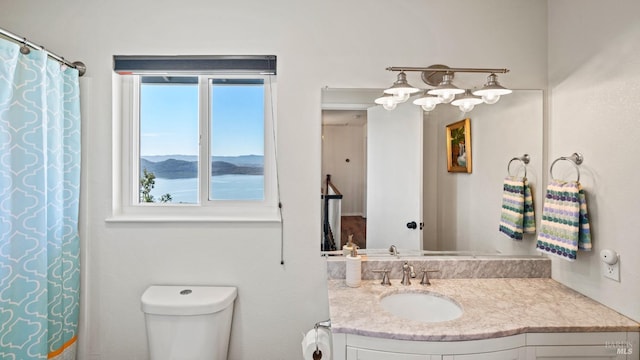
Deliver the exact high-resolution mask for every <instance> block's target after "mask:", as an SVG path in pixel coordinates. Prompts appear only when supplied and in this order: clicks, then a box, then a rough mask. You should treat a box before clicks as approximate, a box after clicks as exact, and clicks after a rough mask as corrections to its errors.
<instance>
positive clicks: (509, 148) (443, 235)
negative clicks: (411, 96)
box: [322, 88, 545, 255]
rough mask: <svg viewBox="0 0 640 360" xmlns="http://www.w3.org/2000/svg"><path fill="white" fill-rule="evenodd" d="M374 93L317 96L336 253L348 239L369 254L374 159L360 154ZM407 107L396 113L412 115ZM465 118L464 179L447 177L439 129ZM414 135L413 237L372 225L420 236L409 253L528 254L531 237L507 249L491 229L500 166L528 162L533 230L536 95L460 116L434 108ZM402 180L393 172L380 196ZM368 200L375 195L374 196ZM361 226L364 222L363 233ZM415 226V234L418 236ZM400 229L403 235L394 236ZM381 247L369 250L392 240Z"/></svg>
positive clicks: (539, 104)
mask: <svg viewBox="0 0 640 360" xmlns="http://www.w3.org/2000/svg"><path fill="white" fill-rule="evenodd" d="M381 93H382V90H381V89H332V88H325V89H323V90H322V122H323V124H322V137H323V140H322V156H323V159H322V175H323V191H324V189H325V188H327V187H326V178H325V176H326V175H327V174H330V175H331V182H332V183H333V185H334V187H335V190H337V191H338V192H339V193H340V194H341V196H342V198H341V200H340V205H339V209H336V206H335V204H332V201H329V202H328V203H329V205H328V207H329V208H331V211H329V213H332V215H333V221H334V223H335V222H338V224H334V226H336V225H337V227H336V228H338V229H340V230H339V231H334V234H333V240H334V242H335V247H336V249H338V250H340V249H341V248H342V245H344V244H345V242H346V240H347V237H348V235H350V234H353V240H354V242H355V243H356V244H357V245H358V246H360V247H361V248H367V247H369V248H372V247H373V246H367V240H368V239H367V238H368V237H369V238H371V237H373V236H374V233H372V231H374V230H373V229H372V227H373V226H374V224H373V222H371V219H369V216H368V214H371V212H372V211H376V210H377V209H379V208H380V206H379V205H372V204H371V202H372V200H371V199H373V198H374V197H376V196H378V194H375V193H372V191H373V190H371V189H370V187H371V185H372V184H373V183H374V182H375V180H376V179H375V178H373V176H375V174H372V173H371V171H370V169H371V167H373V165H372V164H374V163H375V161H376V160H377V159H375V158H371V154H372V152H371V151H368V147H369V146H371V144H369V137H370V135H369V134H368V132H369V130H370V126H368V121H369V119H368V112H367V109H369V108H371V107H374V106H375V104H373V99H375V98H376V97H378V96H379V95H380V94H381ZM410 102H411V101H409V102H407V103H406V104H403V105H407V106H413V107H415V105H413V104H410ZM396 111H397V109H396V110H392V111H385V112H386V113H387V114H388V115H389V117H390V118H389V119H387V121H393V120H392V117H393V116H394V114H395V113H396ZM398 113H399V112H398ZM465 118H469V119H470V128H471V131H470V133H471V134H472V138H471V147H472V149H473V164H472V169H470V170H471V173H451V172H448V171H447V146H446V145H447V144H446V135H447V134H446V127H447V125H450V124H453V123H456V122H458V121H461V120H463V119H465ZM420 129H421V136H420V141H421V144H420V145H421V148H422V151H421V158H422V163H421V165H422V170H421V175H422V176H421V177H422V179H421V182H420V184H421V195H422V196H420V194H415V196H416V197H418V198H419V199H420V200H421V205H420V206H421V209H420V210H421V214H420V218H419V219H416V220H415V223H416V226H417V229H415V230H412V229H410V228H408V226H409V225H410V223H411V222H410V221H407V223H406V224H404V223H403V224H387V223H385V221H384V220H382V221H379V220H378V221H376V222H375V224H376V225H378V226H380V227H382V228H390V227H393V228H397V229H398V231H406V232H410V231H418V232H420V235H421V236H420V237H421V245H422V246H421V248H419V249H415V248H412V249H411V250H426V251H467V252H468V251H472V252H482V253H490V254H508V255H532V254H536V252H535V235H533V234H532V235H525V238H524V240H522V241H513V240H511V239H509V238H508V237H506V236H504V235H503V234H501V233H500V232H499V231H498V223H499V220H500V211H501V207H502V182H503V180H504V178H505V177H506V176H507V165H508V163H509V161H510V160H511V159H512V158H514V157H520V156H523V155H524V154H529V156H530V162H529V164H528V165H527V169H526V170H527V178H528V180H529V184H530V186H531V188H532V192H533V196H534V206H535V212H536V220H537V224H538V225H539V222H540V219H539V217H540V215H541V214H542V208H541V205H542V198H543V195H544V189H543V187H542V186H543V179H544V175H545V172H544V171H543V168H542V166H543V93H542V90H515V91H514V92H513V94H510V95H508V96H503V97H502V98H501V99H500V101H499V102H498V103H497V104H494V105H486V104H482V105H479V106H476V107H475V109H474V110H473V111H471V112H468V113H466V114H465V113H462V112H460V111H459V110H458V108H457V107H454V106H451V105H447V104H443V105H438V106H437V107H436V109H435V110H434V111H431V112H429V113H423V115H422V123H421V127H420ZM387 131H388V130H387ZM409 135H410V134H407V136H409ZM372 139H373V138H372ZM401 142H403V141H402V140H400V141H398V140H394V142H391V141H390V142H388V143H386V144H383V145H377V146H376V147H375V149H376V150H377V152H378V153H379V152H380V150H381V149H382V150H385V149H390V148H393V147H396V146H399V145H400V143H401ZM374 153H375V152H374ZM385 161H386V164H387V166H389V164H390V163H393V162H394V161H392V160H389V159H386V160H385ZM523 170H524V169H523V165H522V164H521V163H520V162H519V161H515V162H513V163H512V165H511V174H512V175H516V174H517V175H519V176H522V175H523V173H524V171H523ZM408 173H409V172H407V171H402V170H395V174H394V176H395V177H396V178H397V183H396V184H394V185H395V186H393V188H390V187H386V188H385V193H387V192H389V191H391V192H393V191H396V190H397V189H403V188H405V186H406V180H407V178H409V176H407V174H408ZM414 177H415V175H414V176H411V178H414ZM372 181H373V182H372ZM376 192H377V193H379V190H377V191H376ZM333 202H334V203H335V202H337V201H333ZM323 204H324V202H323ZM372 206H375V208H372ZM390 210H391V211H393V210H394V209H390ZM325 212H326V211H323V214H324V213H325ZM367 220H370V224H369V228H367ZM407 220H410V219H407ZM421 223H422V226H423V228H422V230H420V229H419V227H420V226H421ZM405 225H406V226H407V228H406V229H403V230H400V228H402V227H405ZM367 230H369V232H370V233H369V234H367ZM336 232H337V233H339V234H337V233H336ZM376 233H377V231H376ZM387 239H388V240H387ZM323 241H324V235H323ZM383 243H384V245H380V244H376V246H375V248H376V249H378V248H379V249H384V248H385V247H388V246H390V245H392V244H394V245H395V244H397V243H398V238H397V237H396V236H389V237H387V238H385V239H384V240H383ZM370 245H371V244H370Z"/></svg>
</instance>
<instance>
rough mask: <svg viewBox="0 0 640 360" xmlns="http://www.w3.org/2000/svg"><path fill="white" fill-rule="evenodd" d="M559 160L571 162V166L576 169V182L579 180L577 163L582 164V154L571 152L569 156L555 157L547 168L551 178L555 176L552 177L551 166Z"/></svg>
mask: <svg viewBox="0 0 640 360" xmlns="http://www.w3.org/2000/svg"><path fill="white" fill-rule="evenodd" d="M560 160H566V161H569V162H571V164H573V167H574V168H575V169H576V174H577V178H576V182H580V168H578V165H580V164H582V161H584V157H583V156H582V154H580V153H573V154H571V156H561V157H559V158H557V159H555V160H554V161H553V162H552V163H551V167H550V168H549V175H551V180H556V178H554V177H553V166H554V165H555V164H556V163H557V162H558V161H560Z"/></svg>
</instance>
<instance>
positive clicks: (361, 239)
mask: <svg viewBox="0 0 640 360" xmlns="http://www.w3.org/2000/svg"><path fill="white" fill-rule="evenodd" d="M341 226H342V231H341V234H340V235H341V237H340V239H341V243H342V245H344V244H346V243H347V241H348V238H349V235H351V234H353V242H354V243H355V244H356V245H358V247H359V248H360V249H366V248H367V219H365V218H363V217H362V216H343V217H342V218H341Z"/></svg>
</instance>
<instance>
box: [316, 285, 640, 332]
mask: <svg viewBox="0 0 640 360" xmlns="http://www.w3.org/2000/svg"><path fill="white" fill-rule="evenodd" d="M431 282H432V285H431V286H423V285H420V280H419V279H412V284H411V285H410V286H403V285H400V280H399V279H391V283H392V285H391V286H382V285H380V280H366V281H363V282H362V286H360V287H359V288H350V287H348V286H346V285H345V282H344V280H328V288H329V312H330V316H331V329H332V332H335V333H348V334H356V335H363V336H373V337H380V338H387V339H397V340H418V341H459V340H478V339H488V338H496V337H502V336H510V335H516V334H521V333H527V332H534V333H535V332H605V331H606V332H610V331H640V324H638V323H637V322H635V321H633V320H631V319H629V318H627V317H625V316H622V315H620V314H619V313H617V312H615V311H613V310H611V309H609V308H608V307H606V306H604V305H602V304H600V303H598V302H596V301H594V300H592V299H590V298H588V297H586V296H584V295H582V294H580V293H578V292H576V291H573V290H571V289H569V288H567V287H566V286H564V285H562V284H560V283H558V282H556V281H554V280H552V279H545V278H534V279H513V278H511V279H432V280H431ZM396 292H433V293H437V294H440V295H443V296H445V297H449V298H451V299H453V300H455V301H456V302H457V303H458V304H459V305H460V306H461V307H462V309H463V311H464V313H463V315H462V316H461V317H459V318H457V319H455V320H450V321H444V322H438V323H421V322H417V321H412V320H404V319H400V318H397V317H395V316H394V315H391V314H390V313H387V312H386V311H385V310H383V309H382V308H381V306H380V304H379V299H380V298H382V297H384V296H386V295H389V294H391V293H396Z"/></svg>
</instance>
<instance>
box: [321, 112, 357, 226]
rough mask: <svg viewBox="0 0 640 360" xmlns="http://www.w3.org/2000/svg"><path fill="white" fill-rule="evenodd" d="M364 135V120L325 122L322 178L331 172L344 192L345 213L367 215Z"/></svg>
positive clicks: (343, 211) (334, 180) (344, 214)
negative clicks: (349, 122)
mask: <svg viewBox="0 0 640 360" xmlns="http://www.w3.org/2000/svg"><path fill="white" fill-rule="evenodd" d="M365 135H366V129H365V127H364V124H360V125H323V126H322V179H323V181H324V179H325V178H326V175H327V174H331V182H332V183H333V184H334V185H335V186H336V187H337V188H338V190H339V191H340V193H342V196H343V197H342V200H341V201H342V215H343V216H364V215H365V208H364V201H365V200H364V198H365V196H364V187H365V181H366V167H365V165H366V164H365V153H366V145H365ZM347 159H349V161H346V160H347ZM323 186H324V183H323Z"/></svg>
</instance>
